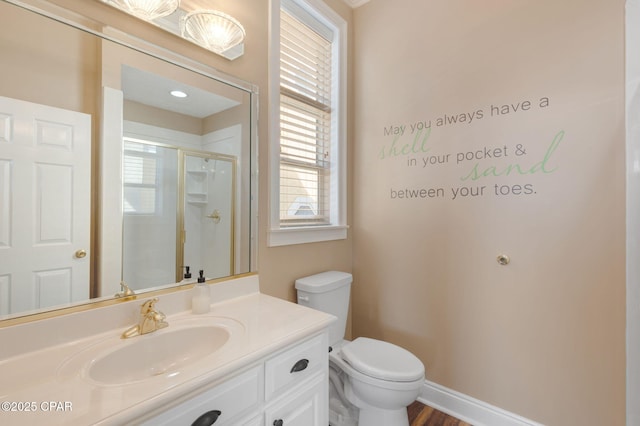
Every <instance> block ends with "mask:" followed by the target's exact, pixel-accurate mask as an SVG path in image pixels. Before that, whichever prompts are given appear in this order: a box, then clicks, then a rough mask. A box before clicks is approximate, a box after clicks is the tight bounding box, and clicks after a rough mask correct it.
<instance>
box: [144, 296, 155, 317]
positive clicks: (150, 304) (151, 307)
mask: <svg viewBox="0 0 640 426" xmlns="http://www.w3.org/2000/svg"><path fill="white" fill-rule="evenodd" d="M157 302H158V298H157V297H154V298H153V299H149V300H147V301H146V302H144V303H143V304H142V307H141V308H140V312H141V313H142V314H143V315H144V314H148V313H149V312H152V311H155V308H156V307H155V305H156V303H157Z"/></svg>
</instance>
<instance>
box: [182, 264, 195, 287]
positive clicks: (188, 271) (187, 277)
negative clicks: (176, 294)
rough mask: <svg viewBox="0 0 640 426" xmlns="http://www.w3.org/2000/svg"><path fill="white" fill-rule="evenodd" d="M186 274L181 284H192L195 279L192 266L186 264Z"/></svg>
mask: <svg viewBox="0 0 640 426" xmlns="http://www.w3.org/2000/svg"><path fill="white" fill-rule="evenodd" d="M184 271H185V272H184V275H183V276H182V281H180V284H190V283H192V282H193V281H194V280H193V279H191V267H189V266H185V267H184Z"/></svg>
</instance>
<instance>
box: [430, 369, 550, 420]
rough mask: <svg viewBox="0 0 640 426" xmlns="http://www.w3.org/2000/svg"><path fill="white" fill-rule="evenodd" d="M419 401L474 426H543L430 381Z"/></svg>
mask: <svg viewBox="0 0 640 426" xmlns="http://www.w3.org/2000/svg"><path fill="white" fill-rule="evenodd" d="M418 401H420V402H422V403H423V404H426V405H428V406H429V407H432V408H435V409H436V410H439V411H442V412H443V413H446V414H449V415H451V416H454V417H456V418H458V419H460V420H462V421H465V422H467V423H470V424H472V425H474V426H543V425H542V424H541V423H537V422H534V421H533V420H528V419H525V418H524V417H521V416H518V415H516V414H513V413H510V412H508V411H505V410H503V409H501V408H498V407H494V406H493V405H490V404H487V403H486V402H482V401H479V400H477V399H475V398H472V397H470V396H467V395H464V394H462V393H460V392H456V391H454V390H451V389H448V388H445V387H444V386H440V385H439V384H437V383H434V382H430V381H428V380H426V381H425V384H424V386H423V388H422V393H421V394H420V396H419V397H418Z"/></svg>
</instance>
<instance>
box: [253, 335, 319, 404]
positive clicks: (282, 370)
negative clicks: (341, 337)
mask: <svg viewBox="0 0 640 426" xmlns="http://www.w3.org/2000/svg"><path fill="white" fill-rule="evenodd" d="M328 365H329V344H328V338H327V334H326V333H322V334H321V335H319V336H316V337H314V338H312V339H310V340H307V341H305V342H302V343H300V344H298V345H296V346H294V347H292V348H290V349H288V350H286V351H285V352H283V353H281V354H280V355H277V356H275V357H274V358H271V359H270V360H268V361H267V362H266V363H265V398H266V400H267V401H269V400H270V399H271V398H272V397H273V396H274V395H280V394H282V393H284V392H286V391H288V390H289V389H291V388H292V387H294V386H296V385H297V384H298V383H302V382H303V381H304V380H305V379H307V378H309V377H310V376H312V375H313V374H314V373H316V372H318V371H326V369H327V368H328Z"/></svg>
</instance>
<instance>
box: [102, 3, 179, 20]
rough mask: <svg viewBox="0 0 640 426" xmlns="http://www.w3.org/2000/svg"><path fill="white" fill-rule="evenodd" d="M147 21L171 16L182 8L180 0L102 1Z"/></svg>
mask: <svg viewBox="0 0 640 426" xmlns="http://www.w3.org/2000/svg"><path fill="white" fill-rule="evenodd" d="M102 1H103V2H105V3H108V4H110V5H112V6H115V7H117V8H118V9H120V10H123V11H125V12H127V13H129V14H131V15H133V16H136V17H138V18H140V19H144V20H145V21H153V20H154V19H158V18H162V17H163V16H167V15H171V14H172V13H173V12H175V11H176V10H177V9H178V7H179V6H180V0H102Z"/></svg>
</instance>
